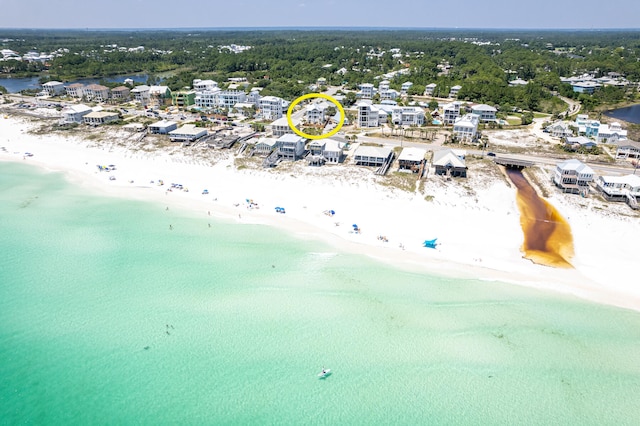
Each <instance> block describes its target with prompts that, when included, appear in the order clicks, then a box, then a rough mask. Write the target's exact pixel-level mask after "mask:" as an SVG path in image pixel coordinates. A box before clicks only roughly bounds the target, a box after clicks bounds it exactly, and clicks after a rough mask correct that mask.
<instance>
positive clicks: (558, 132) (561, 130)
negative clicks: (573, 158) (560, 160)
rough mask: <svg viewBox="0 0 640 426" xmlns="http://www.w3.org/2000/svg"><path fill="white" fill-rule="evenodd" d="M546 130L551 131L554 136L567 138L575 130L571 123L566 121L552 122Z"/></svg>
mask: <svg viewBox="0 0 640 426" xmlns="http://www.w3.org/2000/svg"><path fill="white" fill-rule="evenodd" d="M544 131H545V132H547V133H549V134H550V135H551V136H553V137H554V138H560V139H562V138H566V137H571V136H573V131H572V130H571V127H570V126H569V123H567V122H564V121H556V122H555V123H553V124H550V125H549V126H547V127H546V128H545V129H544Z"/></svg>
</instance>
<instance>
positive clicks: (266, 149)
mask: <svg viewBox="0 0 640 426" xmlns="http://www.w3.org/2000/svg"><path fill="white" fill-rule="evenodd" d="M277 146H278V141H277V140H276V139H275V138H267V137H262V138H260V139H258V142H256V145H255V148H254V153H255V154H256V155H260V156H263V157H267V156H269V154H271V152H273V150H274V149H276V147H277Z"/></svg>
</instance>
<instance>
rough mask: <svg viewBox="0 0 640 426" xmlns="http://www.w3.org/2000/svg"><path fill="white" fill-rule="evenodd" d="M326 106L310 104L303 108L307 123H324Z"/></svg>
mask: <svg viewBox="0 0 640 426" xmlns="http://www.w3.org/2000/svg"><path fill="white" fill-rule="evenodd" d="M326 112H327V107H326V105H324V104H311V105H307V107H306V108H305V112H304V114H305V119H306V121H307V123H309V124H324V123H325V121H326V120H327V117H326Z"/></svg>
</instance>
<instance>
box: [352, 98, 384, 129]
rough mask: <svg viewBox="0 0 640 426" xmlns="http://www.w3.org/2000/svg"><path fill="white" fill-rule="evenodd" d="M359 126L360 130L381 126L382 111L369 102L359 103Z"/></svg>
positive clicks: (357, 106)
mask: <svg viewBox="0 0 640 426" xmlns="http://www.w3.org/2000/svg"><path fill="white" fill-rule="evenodd" d="M356 108H357V109H358V118H357V126H358V127H360V128H368V127H378V126H380V109H379V108H377V107H375V106H374V105H372V104H370V103H367V102H358V105H356Z"/></svg>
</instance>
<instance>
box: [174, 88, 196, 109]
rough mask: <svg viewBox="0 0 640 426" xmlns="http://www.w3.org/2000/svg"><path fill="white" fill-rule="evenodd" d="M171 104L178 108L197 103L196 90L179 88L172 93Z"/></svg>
mask: <svg viewBox="0 0 640 426" xmlns="http://www.w3.org/2000/svg"><path fill="white" fill-rule="evenodd" d="M171 104H172V105H173V106H176V107H178V108H186V107H189V106H191V105H195V104H196V91H195V90H179V91H177V92H173V93H171Z"/></svg>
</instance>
